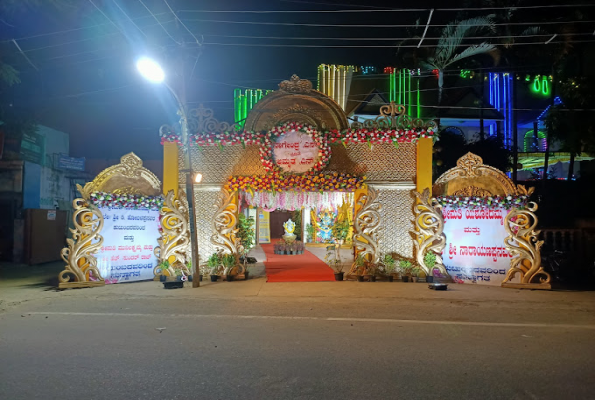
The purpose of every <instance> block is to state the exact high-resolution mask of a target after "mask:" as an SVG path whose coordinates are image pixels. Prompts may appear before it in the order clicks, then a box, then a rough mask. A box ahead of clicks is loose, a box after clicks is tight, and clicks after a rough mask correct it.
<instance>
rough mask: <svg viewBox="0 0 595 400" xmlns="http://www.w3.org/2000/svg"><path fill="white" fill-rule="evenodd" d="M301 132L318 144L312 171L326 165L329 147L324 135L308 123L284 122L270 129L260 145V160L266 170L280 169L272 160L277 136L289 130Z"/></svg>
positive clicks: (329, 153)
mask: <svg viewBox="0 0 595 400" xmlns="http://www.w3.org/2000/svg"><path fill="white" fill-rule="evenodd" d="M293 131H297V132H301V133H304V134H306V135H309V136H310V137H311V138H312V140H314V142H315V143H316V145H317V146H318V161H317V162H316V164H314V166H312V169H311V170H312V171H321V170H322V169H324V167H326V166H327V164H328V162H329V160H330V158H331V149H330V148H329V145H328V141H327V140H326V135H323V134H321V133H320V132H318V131H317V130H316V129H314V128H313V127H311V126H309V125H303V124H298V123H296V122H288V123H286V124H283V125H280V126H276V127H274V128H273V129H271V130H270V131H269V132H268V133H267V134H266V135H265V136H264V140H263V146H261V147H260V151H259V153H260V161H261V162H262V165H263V166H264V169H265V170H266V171H281V168H280V167H279V166H278V165H275V162H274V161H273V144H274V143H275V142H276V139H277V138H278V137H279V136H282V135H285V134H287V133H289V132H293Z"/></svg>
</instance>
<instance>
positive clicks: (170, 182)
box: [163, 142, 180, 197]
mask: <svg viewBox="0 0 595 400" xmlns="http://www.w3.org/2000/svg"><path fill="white" fill-rule="evenodd" d="M178 148H179V146H178V144H177V143H174V142H165V143H163V194H164V195H166V194H167V193H168V192H169V191H170V190H173V191H174V195H175V196H176V197H177V196H178V186H179V184H180V183H179V182H178V178H179V174H180V171H179V168H178V162H179V161H178Z"/></svg>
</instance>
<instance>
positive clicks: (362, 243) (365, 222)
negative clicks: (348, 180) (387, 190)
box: [347, 186, 382, 277]
mask: <svg viewBox="0 0 595 400" xmlns="http://www.w3.org/2000/svg"><path fill="white" fill-rule="evenodd" d="M355 196H357V197H355V206H356V208H355V209H356V211H355V217H354V218H353V246H354V247H355V250H356V257H358V256H363V257H364V258H365V259H366V261H368V262H371V263H377V262H378V259H379V257H380V254H379V252H378V241H379V240H378V230H379V229H380V210H381V209H382V205H381V204H380V203H379V202H378V192H377V191H376V190H374V189H373V188H371V187H369V186H368V187H367V192H361V191H358V192H356V194H355ZM353 275H357V265H356V263H355V262H354V263H353V265H352V266H351V269H350V270H349V273H348V274H347V276H348V277H350V276H353Z"/></svg>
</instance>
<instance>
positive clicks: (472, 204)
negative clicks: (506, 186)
mask: <svg viewBox="0 0 595 400" xmlns="http://www.w3.org/2000/svg"><path fill="white" fill-rule="evenodd" d="M436 200H437V201H438V204H440V205H441V206H442V207H446V206H448V207H451V208H454V209H457V208H461V207H465V208H470V209H475V208H489V209H494V208H504V209H505V210H510V209H511V208H514V207H516V208H525V207H526V206H527V203H528V202H529V196H523V195H521V196H516V195H514V196H512V195H511V196H490V197H475V196H472V197H462V196H438V197H436Z"/></svg>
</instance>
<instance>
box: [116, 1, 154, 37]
mask: <svg viewBox="0 0 595 400" xmlns="http://www.w3.org/2000/svg"><path fill="white" fill-rule="evenodd" d="M112 1H113V3H114V4H115V5H116V7H118V10H120V11H121V12H122V14H124V16H125V17H126V18H127V19H128V21H130V23H131V24H132V25H134V27H135V28H136V29H137V30H138V31H139V32H140V33H142V34H143V36H144V37H145V39H148V37H147V34H146V33H145V32H144V31H143V30H142V29H141V28H139V27H138V25H137V24H135V23H134V21H133V20H132V18H130V17H129V16H128V14H126V11H124V9H123V8H122V7H120V5H119V4H118V2H117V1H116V0H112Z"/></svg>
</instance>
